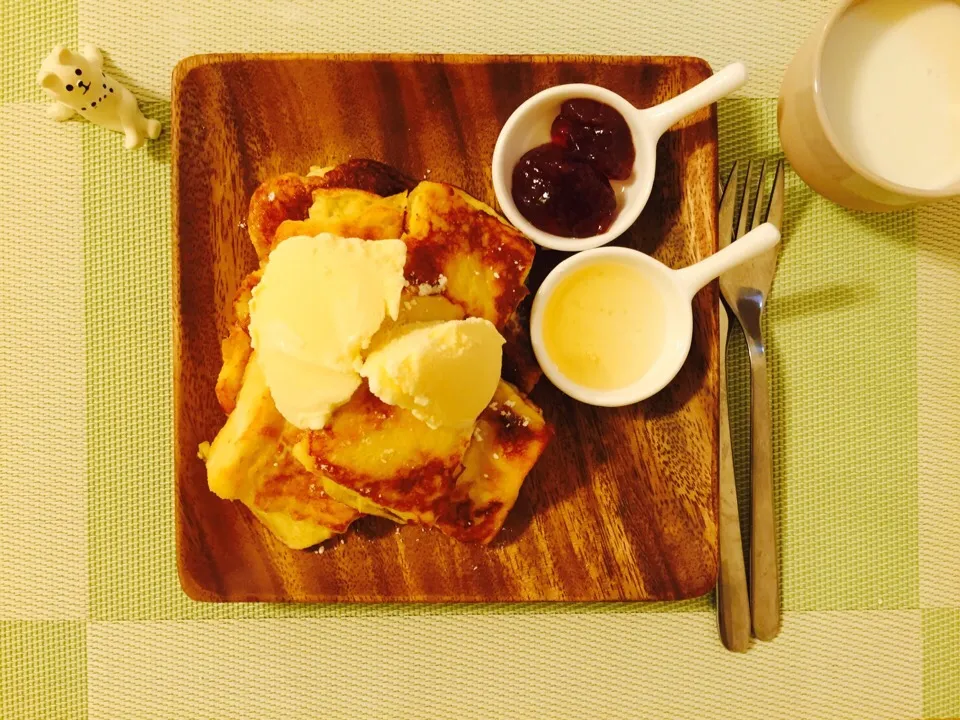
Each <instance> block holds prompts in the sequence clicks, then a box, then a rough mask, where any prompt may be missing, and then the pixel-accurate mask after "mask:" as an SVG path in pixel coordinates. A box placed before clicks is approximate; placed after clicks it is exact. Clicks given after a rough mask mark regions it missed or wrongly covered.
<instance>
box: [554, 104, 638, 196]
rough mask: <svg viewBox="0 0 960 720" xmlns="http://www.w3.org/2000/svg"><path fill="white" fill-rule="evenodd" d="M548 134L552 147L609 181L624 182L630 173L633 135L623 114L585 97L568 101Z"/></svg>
mask: <svg viewBox="0 0 960 720" xmlns="http://www.w3.org/2000/svg"><path fill="white" fill-rule="evenodd" d="M550 135H551V139H552V140H553V142H554V144H556V145H559V146H560V147H562V148H565V149H566V150H568V151H569V152H570V153H571V154H572V155H573V156H574V157H576V158H578V159H580V160H586V161H587V162H589V163H590V164H591V165H593V166H594V167H596V168H597V170H599V171H600V172H602V173H603V174H604V175H606V176H607V177H608V178H610V179H611V180H626V179H627V178H628V177H630V173H631V172H633V161H634V159H635V157H636V151H635V149H634V147H633V135H631V134H630V127H629V126H628V125H627V121H626V120H625V119H624V117H623V115H621V114H620V113H618V112H617V111H616V110H614V109H613V108H612V107H610V106H609V105H606V104H604V103H602V102H597V101H596V100H587V99H585V98H578V99H575V100H567V101H566V102H565V103H563V105H561V106H560V114H559V115H558V116H557V119H556V120H554V121H553V127H552V128H551V129H550Z"/></svg>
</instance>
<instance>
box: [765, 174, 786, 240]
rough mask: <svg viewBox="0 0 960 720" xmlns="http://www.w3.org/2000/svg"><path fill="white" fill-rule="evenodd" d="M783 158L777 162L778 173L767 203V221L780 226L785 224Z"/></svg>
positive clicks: (774, 177)
mask: <svg viewBox="0 0 960 720" xmlns="http://www.w3.org/2000/svg"><path fill="white" fill-rule="evenodd" d="M783 171H784V167H783V160H781V161H780V162H778V163H777V173H776V175H774V176H773V189H772V190H771V191H770V204H769V205H767V218H766V222H769V223H773V224H774V225H776V226H777V227H778V228H779V227H781V226H782V225H783Z"/></svg>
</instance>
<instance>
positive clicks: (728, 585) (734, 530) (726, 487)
mask: <svg viewBox="0 0 960 720" xmlns="http://www.w3.org/2000/svg"><path fill="white" fill-rule="evenodd" d="M736 201H737V166H736V164H735V165H734V166H733V169H732V170H731V171H730V176H729V177H728V178H727V182H726V184H724V185H721V187H720V211H719V213H718V218H717V219H718V222H717V228H718V230H719V234H720V235H719V237H720V247H726V246H727V245H729V244H730V239H731V238H732V237H733V225H734V220H735V217H734V210H735V209H736ZM719 317H720V363H719V365H720V373H719V375H720V513H719V517H718V518H717V529H718V531H719V533H718V534H719V542H718V551H719V556H720V572H719V573H718V574H717V628H718V629H719V631H720V639H721V640H722V641H723V644H724V646H725V647H726V648H727V650H731V651H733V652H746V651H747V650H748V649H749V647H750V599H749V596H748V594H747V573H746V570H745V569H744V562H743V541H742V540H741V537H740V509H739V507H738V505H737V481H736V478H735V477H734V469H733V448H732V446H731V442H730V421H729V413H728V408H727V335H728V330H729V325H730V316H729V313H728V312H727V308H726V306H725V305H724V304H723V302H721V303H720V308H719Z"/></svg>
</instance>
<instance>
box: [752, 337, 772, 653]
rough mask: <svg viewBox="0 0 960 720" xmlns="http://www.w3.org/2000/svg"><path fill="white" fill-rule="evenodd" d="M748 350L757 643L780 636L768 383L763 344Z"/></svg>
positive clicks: (754, 623) (754, 613)
mask: <svg viewBox="0 0 960 720" xmlns="http://www.w3.org/2000/svg"><path fill="white" fill-rule="evenodd" d="M758 320H759V318H758ZM755 337H757V336H755ZM748 348H749V352H750V426H751V430H750V459H751V462H750V487H751V509H750V514H751V523H750V600H751V610H752V614H753V633H754V635H756V636H757V639H759V640H773V638H775V637H776V636H777V635H778V634H779V633H780V579H779V573H778V570H777V534H776V527H775V522H774V508H773V448H772V439H771V428H772V421H771V415H770V387H769V385H768V384H767V357H766V352H765V350H764V347H763V345H762V343H756V342H749V343H748Z"/></svg>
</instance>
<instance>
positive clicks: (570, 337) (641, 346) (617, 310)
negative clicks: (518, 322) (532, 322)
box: [543, 261, 666, 390]
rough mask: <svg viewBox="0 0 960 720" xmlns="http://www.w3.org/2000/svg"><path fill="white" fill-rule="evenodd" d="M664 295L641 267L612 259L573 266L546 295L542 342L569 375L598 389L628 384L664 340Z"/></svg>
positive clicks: (648, 364) (643, 369)
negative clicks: (639, 268) (548, 294)
mask: <svg viewBox="0 0 960 720" xmlns="http://www.w3.org/2000/svg"><path fill="white" fill-rule="evenodd" d="M665 333H666V327H665V312H664V305H663V297H662V295H661V293H660V291H659V290H658V289H657V288H656V287H655V286H654V285H653V284H652V283H651V281H650V279H649V278H648V277H647V276H646V275H645V274H644V273H643V272H642V271H640V270H638V269H636V268H634V267H632V266H630V265H627V264H625V263H619V262H616V261H606V262H597V263H591V264H589V265H585V266H584V267H582V268H579V269H577V270H574V271H572V272H571V273H570V274H569V275H567V276H566V277H565V278H563V279H562V280H561V281H560V282H559V283H558V284H557V287H556V289H555V290H554V291H553V292H552V293H551V294H550V296H549V297H548V298H547V304H546V306H545V308H544V313H543V342H544V347H545V349H546V351H547V354H548V355H549V356H550V358H551V359H552V360H553V362H554V363H556V365H557V369H559V370H560V372H561V373H563V374H564V375H565V376H567V377H568V378H569V379H570V380H572V381H573V382H575V383H578V384H580V385H584V386H586V387H590V388H594V389H596V390H614V389H617V388H623V387H627V386H628V385H632V384H633V383H635V382H636V381H637V380H639V379H640V378H641V377H643V375H644V374H646V372H647V371H648V370H649V369H650V368H651V367H652V366H653V364H654V362H656V360H657V357H658V356H659V354H660V352H661V351H662V349H663V343H664V339H665Z"/></svg>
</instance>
